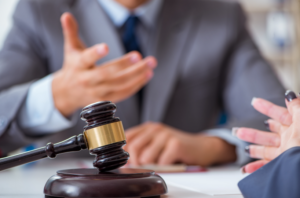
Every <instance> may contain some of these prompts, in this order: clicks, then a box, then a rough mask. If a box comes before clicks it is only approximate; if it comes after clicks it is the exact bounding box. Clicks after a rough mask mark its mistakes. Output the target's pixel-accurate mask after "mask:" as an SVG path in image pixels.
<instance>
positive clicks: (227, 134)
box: [205, 129, 250, 165]
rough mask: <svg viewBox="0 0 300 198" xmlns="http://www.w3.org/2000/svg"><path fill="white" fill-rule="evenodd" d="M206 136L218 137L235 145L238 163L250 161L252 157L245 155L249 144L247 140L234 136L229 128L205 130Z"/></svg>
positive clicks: (242, 163) (236, 162)
mask: <svg viewBox="0 0 300 198" xmlns="http://www.w3.org/2000/svg"><path fill="white" fill-rule="evenodd" d="M205 135H206V136H211V137H218V138H220V139H222V140H224V141H225V142H226V143H228V144H230V145H234V146H235V152H236V161H235V164H237V165H244V164H245V163H247V162H249V161H250V157H249V156H248V155H245V147H246V146H248V145H249V144H248V143H247V142H244V141H241V140H240V139H238V138H237V137H234V136H232V134H231V131H230V130H229V129H210V130H207V131H205Z"/></svg>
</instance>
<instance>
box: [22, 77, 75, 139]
mask: <svg viewBox="0 0 300 198" xmlns="http://www.w3.org/2000/svg"><path fill="white" fill-rule="evenodd" d="M52 80H53V75H52V74H50V75H48V76H46V77H44V78H42V79H40V80H38V81H36V82H34V83H33V84H32V85H31V86H30V88H29V91H28V94H27V98H26V101H25V103H24V104H23V106H22V107H21V112H20V114H19V117H18V121H19V125H20V127H21V128H22V129H24V130H25V131H26V133H27V134H29V135H42V134H48V133H55V132H58V131H62V130H65V129H67V128H70V127H72V126H74V125H75V124H76V122H77V117H78V116H76V115H73V116H71V117H70V119H67V118H65V117H64V116H63V115H62V114H61V113H60V112H59V111H58V110H57V109H56V108H55V106H54V102H53V96H52Z"/></svg>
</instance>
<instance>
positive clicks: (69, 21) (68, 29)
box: [61, 13, 84, 51]
mask: <svg viewBox="0 0 300 198" xmlns="http://www.w3.org/2000/svg"><path fill="white" fill-rule="evenodd" d="M61 24H62V29H63V34H64V41H65V50H67V51H69V50H73V49H84V45H83V43H82V41H81V40H80V39H79V36H78V25H77V22H76V20H75V18H74V17H73V16H72V15H71V14H70V13H64V14H63V15H62V16H61Z"/></svg>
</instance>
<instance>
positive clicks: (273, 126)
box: [267, 119, 288, 134]
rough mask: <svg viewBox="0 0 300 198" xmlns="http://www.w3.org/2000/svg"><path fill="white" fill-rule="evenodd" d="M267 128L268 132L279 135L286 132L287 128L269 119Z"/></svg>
mask: <svg viewBox="0 0 300 198" xmlns="http://www.w3.org/2000/svg"><path fill="white" fill-rule="evenodd" d="M267 123H268V126H269V129H270V131H272V132H275V133H279V134H282V133H283V132H284V131H286V130H287V128H288V127H286V126H284V125H282V124H280V123H279V122H277V121H275V120H272V119H269V120H267Z"/></svg>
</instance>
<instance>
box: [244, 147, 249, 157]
mask: <svg viewBox="0 0 300 198" xmlns="http://www.w3.org/2000/svg"><path fill="white" fill-rule="evenodd" d="M245 152H246V153H247V154H248V155H249V156H250V147H249V146H246V147H245Z"/></svg>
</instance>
